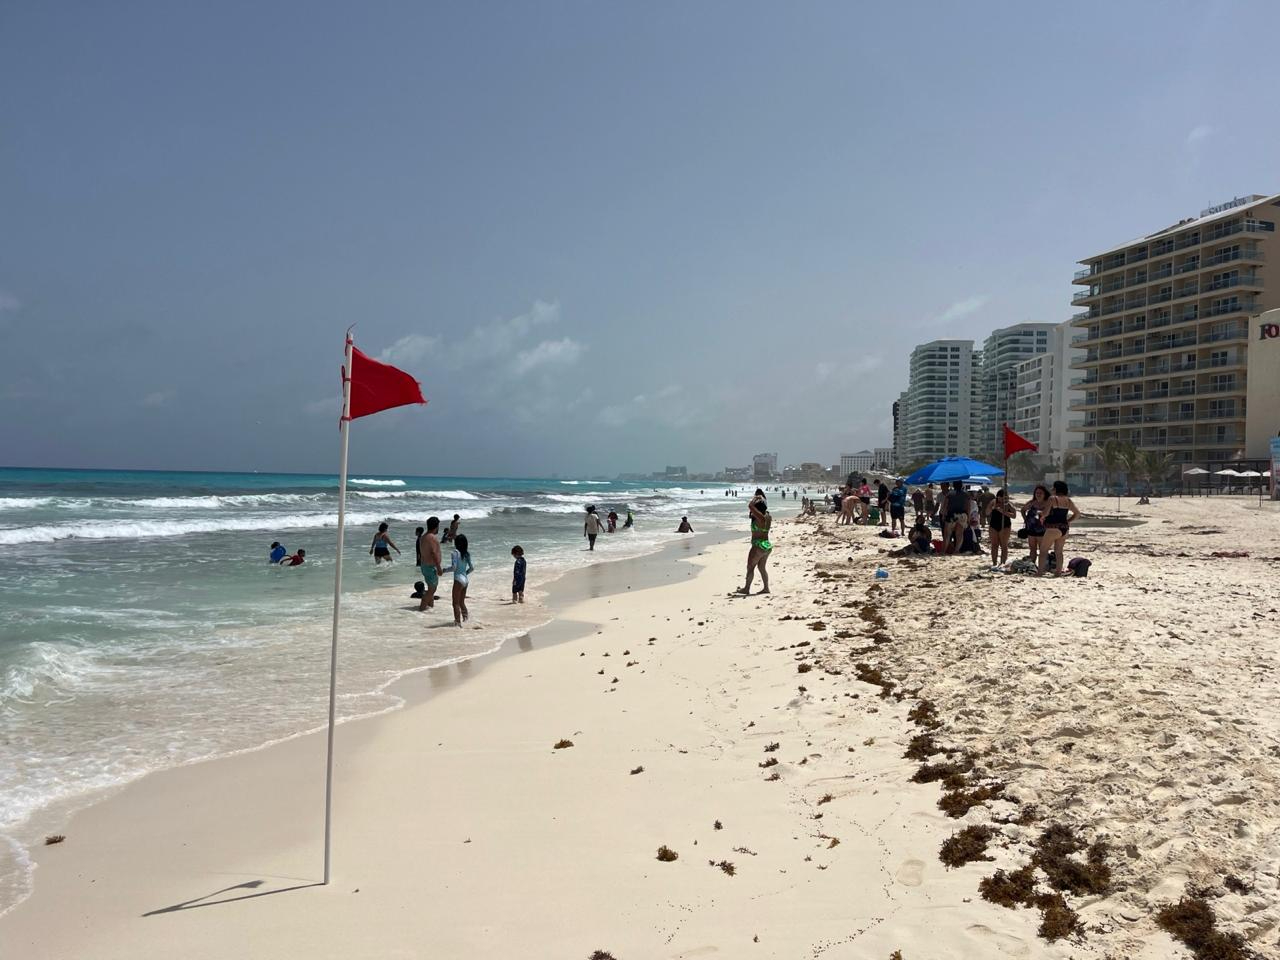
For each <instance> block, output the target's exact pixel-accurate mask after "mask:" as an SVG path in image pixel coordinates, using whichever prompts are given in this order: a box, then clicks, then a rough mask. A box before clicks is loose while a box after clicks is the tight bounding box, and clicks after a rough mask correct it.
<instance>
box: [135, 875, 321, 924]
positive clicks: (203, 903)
mask: <svg viewBox="0 0 1280 960" xmlns="http://www.w3.org/2000/svg"><path fill="white" fill-rule="evenodd" d="M266 882H267V881H265V880H248V881H246V882H245V883H237V884H233V885H232V886H229V887H223V888H222V889H221V890H215V891H213V893H206V894H205V895H204V896H202V897H194V898H192V899H191V900H183V901H182V902H181V903H175V904H173V905H172V906H168V907H160V908H159V909H157V910H148V911H147V912H146V913H144V914H143V916H144V917H155V916H159V915H160V914H162V913H177V912H178V911H179V910H194V909H196V908H197V907H216V906H217V905H218V904H221V903H235V902H236V901H238V900H254V899H256V898H258V897H269V896H271V895H272V894H276V893H289V892H290V891H293V890H306V889H308V888H309V887H322V886H324V884H323V883H321V882H320V881H318V880H312V881H310V882H309V883H295V884H293V885H292V886H289V887H277V888H276V889H274V890H258V889H257V888H258V887H260V886H262V885H263V884H264V883H266ZM233 890H254V891H256V892H255V893H242V894H239V895H238V896H234V897H222V894H224V893H231V892H232V891H233ZM214 897H222V899H220V900H215V899H213V898H214Z"/></svg>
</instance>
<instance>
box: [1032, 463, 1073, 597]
mask: <svg viewBox="0 0 1280 960" xmlns="http://www.w3.org/2000/svg"><path fill="white" fill-rule="evenodd" d="M1067 493H1068V491H1067V485H1066V483H1065V482H1063V481H1062V480H1055V481H1053V493H1052V494H1051V495H1050V497H1049V500H1048V503H1047V504H1046V506H1047V507H1048V513H1046V514H1045V517H1044V536H1043V538H1041V541H1040V562H1039V564H1038V565H1037V567H1036V576H1044V571H1045V568H1046V567H1047V566H1048V564H1049V551H1050V550H1052V551H1053V554H1054V557H1055V559H1056V560H1057V564H1056V566H1055V568H1054V571H1053V575H1054V576H1055V577H1061V576H1063V575H1065V574H1067V573H1069V572H1070V571H1069V570H1067V565H1066V563H1064V562H1063V559H1062V545H1063V544H1064V543H1065V542H1066V540H1067V533H1068V532H1070V530H1071V524H1072V523H1073V522H1075V519H1076V517H1078V516H1080V510H1079V509H1078V508H1077V507H1076V505H1075V503H1074V502H1073V501H1072V499H1071V497H1069V496H1068V495H1067Z"/></svg>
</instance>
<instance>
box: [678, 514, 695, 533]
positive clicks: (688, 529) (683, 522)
mask: <svg viewBox="0 0 1280 960" xmlns="http://www.w3.org/2000/svg"><path fill="white" fill-rule="evenodd" d="M676 533H693V527H692V526H691V525H690V524H689V518H688V517H681V518H680V526H678V527H676Z"/></svg>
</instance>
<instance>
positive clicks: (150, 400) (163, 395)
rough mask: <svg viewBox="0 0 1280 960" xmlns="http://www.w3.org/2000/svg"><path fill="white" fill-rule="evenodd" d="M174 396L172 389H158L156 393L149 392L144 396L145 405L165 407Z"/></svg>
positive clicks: (143, 403) (143, 402)
mask: <svg viewBox="0 0 1280 960" xmlns="http://www.w3.org/2000/svg"><path fill="white" fill-rule="evenodd" d="M173 397H174V393H173V391H172V390H157V391H155V392H154V393H148V394H147V395H146V396H145V397H143V398H142V405H143V406H144V407H163V406H167V405H168V403H169V401H170V400H172V399H173Z"/></svg>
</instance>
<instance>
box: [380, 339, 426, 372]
mask: <svg viewBox="0 0 1280 960" xmlns="http://www.w3.org/2000/svg"><path fill="white" fill-rule="evenodd" d="M437 343H439V340H438V339H437V338H436V337H428V336H424V335H423V334H420V333H411V334H409V335H408V336H407V337H401V338H400V339H399V340H397V341H396V342H395V343H393V344H392V345H391V346H389V347H387V349H385V350H383V351H382V353H380V354H379V355H378V359H379V360H381V361H382V362H383V363H394V364H397V365H399V364H405V363H422V362H423V361H424V360H426V359H427V357H428V356H430V354H431V351H432V349H433V348H434V347H435V345H436V344H437Z"/></svg>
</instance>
